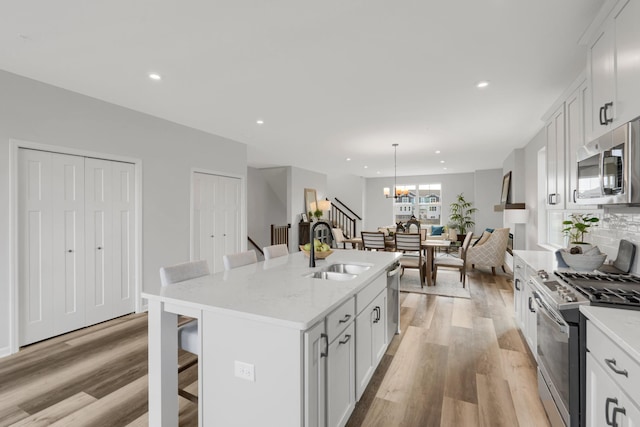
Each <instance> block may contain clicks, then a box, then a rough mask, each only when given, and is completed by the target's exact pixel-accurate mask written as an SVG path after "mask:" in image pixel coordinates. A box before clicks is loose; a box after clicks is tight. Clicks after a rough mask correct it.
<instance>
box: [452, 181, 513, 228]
mask: <svg viewBox="0 0 640 427" xmlns="http://www.w3.org/2000/svg"><path fill="white" fill-rule="evenodd" d="M502 177H503V174H502V170H501V169H486V170H479V171H476V172H475V179H474V182H475V191H474V195H473V200H474V202H475V203H474V206H475V207H476V208H478V212H476V214H475V222H476V226H475V230H476V234H480V233H481V232H482V231H483V230H484V229H485V228H500V227H502V212H496V211H495V209H494V207H495V205H499V204H500V194H501V193H502ZM465 196H467V195H466V194H465ZM447 212H448V210H447Z"/></svg>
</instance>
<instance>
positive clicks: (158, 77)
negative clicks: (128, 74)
mask: <svg viewBox="0 0 640 427" xmlns="http://www.w3.org/2000/svg"><path fill="white" fill-rule="evenodd" d="M149 78H150V79H151V80H155V81H160V80H162V76H161V75H160V74H158V73H149Z"/></svg>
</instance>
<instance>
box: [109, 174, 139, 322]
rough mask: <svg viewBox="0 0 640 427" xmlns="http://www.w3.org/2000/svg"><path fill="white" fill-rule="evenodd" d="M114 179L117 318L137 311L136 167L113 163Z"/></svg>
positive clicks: (115, 304)
mask: <svg viewBox="0 0 640 427" xmlns="http://www.w3.org/2000/svg"><path fill="white" fill-rule="evenodd" d="M111 166H112V177H113V205H112V211H113V243H112V246H113V275H112V277H113V286H112V290H113V310H114V312H113V317H116V316H122V315H124V314H127V313H131V312H133V311H134V310H135V262H134V261H135V234H134V230H135V166H134V165H133V164H131V163H122V162H111Z"/></svg>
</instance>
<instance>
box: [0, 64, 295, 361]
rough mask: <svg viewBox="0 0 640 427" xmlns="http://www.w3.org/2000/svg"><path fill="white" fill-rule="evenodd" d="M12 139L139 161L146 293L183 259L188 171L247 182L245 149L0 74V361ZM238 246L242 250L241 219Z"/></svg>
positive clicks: (5, 340)
mask: <svg viewBox="0 0 640 427" xmlns="http://www.w3.org/2000/svg"><path fill="white" fill-rule="evenodd" d="M12 139H17V140H22V141H29V142H34V143H40V144H47V145H51V146H53V148H52V149H54V150H55V149H56V148H55V147H68V148H70V149H76V150H81V151H91V152H95V153H104V154H111V155H118V156H126V157H130V158H135V159H139V160H141V161H142V279H143V282H142V286H143V289H148V290H152V289H155V288H157V287H158V286H159V278H158V269H159V268H160V267H161V266H163V265H168V264H173V263H177V262H181V261H185V260H188V259H189V249H190V248H189V246H190V235H189V233H190V232H189V227H190V218H189V212H190V175H191V170H192V168H200V169H206V170H209V171H216V172H222V173H227V174H230V175H234V176H240V177H242V178H243V179H244V180H245V183H246V173H247V161H246V157H247V156H246V146H245V145H244V144H240V143H237V142H235V141H231V140H228V139H225V138H222V137H219V136H215V135H211V134H207V133H204V132H201V131H198V130H195V129H190V128H187V127H185V126H181V125H178V124H175V123H172V122H168V121H166V120H161V119H158V118H155V117H151V116H149V115H145V114H141V113H138V112H135V111H132V110H129V109H126V108H122V107H119V106H116V105H113V104H109V103H106V102H102V101H99V100H96V99H93V98H89V97H86V96H83V95H79V94H77V93H73V92H70V91H66V90H63V89H60V88H56V87H53V86H50V85H46V84H43V83H39V82H36V81H34V80H30V79H26V78H23V77H20V76H17V75H14V74H10V73H7V72H4V71H0V164H1V165H2V167H0V354H2V353H6V352H7V351H8V348H9V344H10V336H9V331H10V326H9V325H10V313H11V311H10V309H9V308H10V303H9V301H10V290H11V273H10V271H11V270H10V269H11V268H12V267H13V265H12V263H11V261H10V259H11V253H12V248H11V247H10V241H9V240H10V239H9V236H10V227H11V223H10V213H11V209H12V208H13V206H12V205H11V183H10V176H11V175H10V173H11V172H10V167H11V149H10V147H11V143H10V140H12ZM300 193H301V194H302V190H301V191H300ZM244 194H246V191H245V193H244ZM245 206H246V205H245ZM244 210H246V209H244ZM241 239H242V244H243V245H246V217H243V222H242V232H241ZM14 262H15V261H14Z"/></svg>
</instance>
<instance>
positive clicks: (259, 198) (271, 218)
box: [247, 167, 294, 248]
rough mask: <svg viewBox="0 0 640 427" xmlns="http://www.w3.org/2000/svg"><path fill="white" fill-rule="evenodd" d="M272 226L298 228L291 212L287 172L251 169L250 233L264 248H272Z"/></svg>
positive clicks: (248, 226)
mask: <svg viewBox="0 0 640 427" xmlns="http://www.w3.org/2000/svg"><path fill="white" fill-rule="evenodd" d="M271 224H276V225H286V224H291V226H292V227H293V225H294V224H293V223H291V218H289V215H288V210H287V168H286V167H278V168H265V169H255V168H247V229H248V235H249V237H251V238H252V239H253V240H254V241H255V242H256V243H257V244H258V246H259V247H260V248H263V247H264V246H268V245H270V244H271ZM289 235H291V233H290V234H289Z"/></svg>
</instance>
